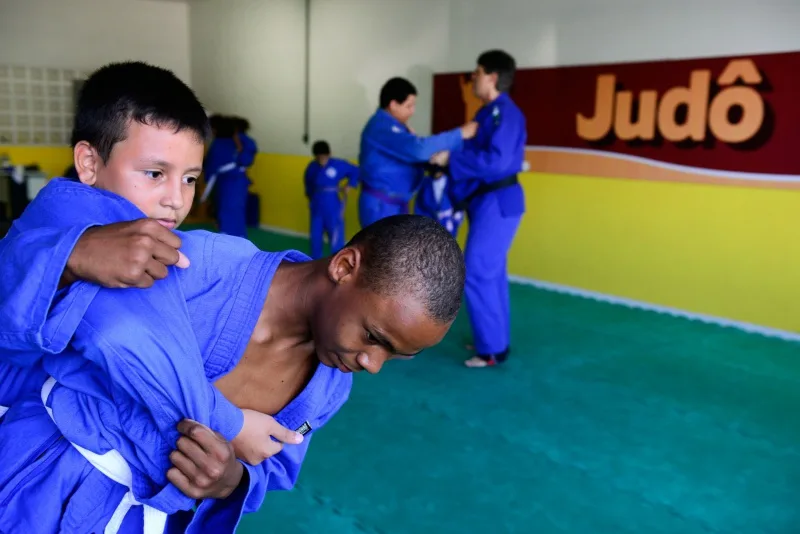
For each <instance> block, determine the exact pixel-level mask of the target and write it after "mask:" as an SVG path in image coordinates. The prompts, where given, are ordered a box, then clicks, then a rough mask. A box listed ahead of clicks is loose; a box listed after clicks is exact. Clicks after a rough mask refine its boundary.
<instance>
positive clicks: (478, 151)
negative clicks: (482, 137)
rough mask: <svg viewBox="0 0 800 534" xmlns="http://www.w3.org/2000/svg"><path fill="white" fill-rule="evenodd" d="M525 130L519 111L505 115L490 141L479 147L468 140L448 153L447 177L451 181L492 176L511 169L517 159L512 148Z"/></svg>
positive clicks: (482, 178)
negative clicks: (461, 147)
mask: <svg viewBox="0 0 800 534" xmlns="http://www.w3.org/2000/svg"><path fill="white" fill-rule="evenodd" d="M524 132H525V119H524V116H522V115H521V114H509V115H507V116H504V117H503V118H502V120H501V121H500V124H498V125H497V127H496V128H495V130H494V132H492V136H491V139H490V140H489V143H488V144H486V145H483V146H479V145H478V144H477V143H469V144H467V145H465V146H464V150H462V151H460V152H452V153H451V154H450V164H449V167H450V170H449V173H448V174H449V176H451V177H452V178H453V180H456V181H460V180H468V179H477V180H481V181H483V180H484V177H486V176H490V175H492V173H496V172H497V171H498V169H499V170H502V169H509V168H513V166H514V164H515V163H516V164H518V165H522V162H516V161H515V159H516V157H517V156H516V152H515V147H516V146H517V145H518V140H519V137H520V135H521V134H524Z"/></svg>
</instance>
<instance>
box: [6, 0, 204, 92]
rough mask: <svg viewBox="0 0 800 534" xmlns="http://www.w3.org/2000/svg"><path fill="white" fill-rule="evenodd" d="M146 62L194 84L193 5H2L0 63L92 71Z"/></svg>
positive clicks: (37, 1)
mask: <svg viewBox="0 0 800 534" xmlns="http://www.w3.org/2000/svg"><path fill="white" fill-rule="evenodd" d="M123 60H143V61H147V62H150V63H153V64H156V65H158V66H161V67H165V68H168V69H170V70H172V71H173V72H175V74H176V75H178V76H179V77H180V78H181V79H182V80H184V81H186V82H189V81H190V80H191V62H190V58H189V6H188V4H187V3H185V2H165V1H163V0H161V1H159V0H55V1H54V0H0V64H15V65H22V66H36V67H57V68H70V69H77V70H82V71H92V70H94V69H96V68H98V67H100V66H102V65H103V64H106V63H109V62H112V61H123Z"/></svg>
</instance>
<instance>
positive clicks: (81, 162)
mask: <svg viewBox="0 0 800 534" xmlns="http://www.w3.org/2000/svg"><path fill="white" fill-rule="evenodd" d="M72 156H73V158H74V163H75V170H76V171H77V173H78V178H80V180H81V182H82V183H84V184H86V185H94V184H95V183H96V182H97V171H98V168H99V164H100V161H101V160H100V155H99V154H98V153H97V150H95V149H94V147H93V146H92V145H90V144H89V143H87V142H86V141H80V142H79V143H78V144H76V145H75V148H74V149H73V151H72Z"/></svg>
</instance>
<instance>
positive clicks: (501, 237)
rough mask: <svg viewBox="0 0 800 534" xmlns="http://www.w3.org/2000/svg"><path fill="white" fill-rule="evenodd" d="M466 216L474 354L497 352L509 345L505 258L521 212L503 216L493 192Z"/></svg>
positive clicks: (467, 289) (467, 288)
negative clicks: (467, 218) (467, 223)
mask: <svg viewBox="0 0 800 534" xmlns="http://www.w3.org/2000/svg"><path fill="white" fill-rule="evenodd" d="M468 215H469V233H468V236H467V245H466V248H465V251H464V261H465V263H466V266H467V279H466V284H465V290H464V294H465V297H466V299H465V300H466V304H467V313H468V314H469V319H470V324H471V325H472V332H473V336H474V343H475V350H476V351H477V353H478V354H498V353H500V352H503V351H504V350H506V349H507V348H508V346H509V344H510V338H511V324H510V322H511V319H510V315H511V310H510V303H509V296H508V270H507V258H508V251H509V249H510V248H511V243H512V241H513V240H514V235H515V234H516V233H517V228H519V223H520V221H521V220H522V215H514V216H505V215H503V213H502V211H501V210H500V205H499V203H498V200H497V197H496V196H495V195H493V194H487V195H484V196H483V197H481V198H478V199H476V200H474V201H473V203H472V205H470V207H469V210H468Z"/></svg>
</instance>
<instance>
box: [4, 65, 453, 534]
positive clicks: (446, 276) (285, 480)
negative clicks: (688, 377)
mask: <svg viewBox="0 0 800 534" xmlns="http://www.w3.org/2000/svg"><path fill="white" fill-rule="evenodd" d="M152 87H159V91H158V92H154V91H152ZM206 135H207V119H206V117H205V113H204V111H203V109H202V107H201V105H200V103H199V102H198V101H197V99H196V97H195V95H194V94H193V93H192V92H191V90H190V89H189V88H188V87H186V86H185V85H184V84H183V83H182V82H181V81H180V80H179V79H177V78H176V77H175V76H174V75H173V74H172V73H170V72H169V71H165V70H163V69H160V68H157V67H152V66H148V65H146V64H142V63H123V64H113V65H110V66H107V67H104V68H102V69H100V70H99V71H97V72H96V73H94V74H93V75H92V76H91V77H90V78H89V79H88V80H87V82H86V84H85V85H84V88H83V90H82V93H81V96H80V99H79V104H78V116H77V119H76V128H75V131H74V133H73V144H74V158H75V164H76V171H77V173H78V176H79V180H69V179H55V180H53V181H51V182H50V183H49V184H48V185H47V186H46V187H45V188H44V189H43V190H42V191H41V192H40V193H39V194H38V195H37V197H36V199H35V200H34V201H33V202H32V203H31V205H30V206H29V207H28V209H27V210H26V211H25V213H24V214H23V216H22V217H21V218H20V219H18V220H17V221H15V222H14V224H13V226H12V229H11V230H10V231H9V233H8V234H7V235H6V237H5V238H4V239H2V240H1V241H0V260H2V261H0V294H2V296H3V298H2V302H3V304H2V307H0V325H2V326H0V328H2V330H0V404H4V405H5V406H7V408H8V409H7V411H6V412H5V413H4V415H2V416H1V417H0V460H1V461H0V532H3V533H4V534H9V533H14V532H36V533H46V532H81V533H86V532H107V533H113V532H146V533H155V532H164V531H168V532H214V533H224V532H234V531H235V529H236V526H237V525H238V523H239V521H240V518H241V515H242V514H243V513H247V512H251V511H254V510H257V509H258V508H259V506H260V505H261V503H262V501H263V499H264V497H265V494H266V493H267V492H268V491H273V490H281V489H288V488H291V487H292V486H293V485H294V483H295V481H296V479H297V476H298V474H299V470H300V467H301V465H302V462H303V458H304V456H305V454H306V451H307V449H308V446H309V442H310V440H311V438H312V436H313V434H314V433H315V432H316V431H317V430H319V429H320V428H321V427H322V426H324V425H325V424H326V422H327V421H328V420H330V418H331V417H332V416H333V415H334V414H335V413H336V412H337V411H338V410H339V409H340V407H341V406H342V405H343V403H344V402H345V401H346V399H347V398H348V395H349V392H350V388H351V384H352V378H351V377H352V374H351V373H352V372H357V371H361V370H366V371H368V372H370V373H377V372H378V371H380V369H381V368H382V366H383V365H384V363H386V362H387V361H388V360H391V359H395V358H406V357H410V356H413V355H415V354H417V353H419V352H420V351H421V350H423V349H425V348H428V347H430V346H433V345H435V344H437V343H438V342H439V341H441V339H442V338H443V336H444V335H445V334H446V332H447V331H448V329H449V328H450V326H451V325H452V322H453V320H454V318H455V316H456V314H457V313H458V309H459V307H460V299H461V293H462V291H463V285H464V277H465V266H464V262H463V258H462V256H461V253H460V250H459V247H458V244H457V243H456V242H455V240H454V239H453V238H452V236H451V235H450V234H448V233H447V232H446V231H445V230H444V228H442V227H441V226H440V225H438V224H437V223H436V222H435V221H432V220H431V219H428V218H426V217H419V216H399V217H391V218H387V219H384V220H382V221H380V222H378V223H376V224H373V225H370V226H369V227H367V228H364V229H363V230H362V231H361V232H359V234H357V235H356V236H355V237H354V238H353V239H352V240H351V241H350V243H349V244H348V245H347V246H345V247H344V248H343V249H342V250H340V251H339V252H338V253H337V254H336V255H334V256H332V257H330V258H327V259H324V260H320V261H311V260H310V258H308V257H306V256H304V255H303V254H300V253H298V252H295V251H285V252H279V253H269V252H263V251H259V250H258V249H257V248H256V247H255V246H253V245H252V244H251V243H250V242H249V241H247V240H245V239H241V238H237V237H233V236H227V235H223V234H212V233H209V232H204V231H193V232H177V231H173V228H174V227H175V226H176V225H179V224H180V222H181V221H182V220H183V218H184V217H185V216H186V214H187V212H188V210H189V207H190V206H191V203H192V200H193V198H194V183H195V182H196V179H197V175H198V174H199V173H200V171H201V166H202V161H203V152H204V141H205V137H206ZM145 217H146V219H144V218H145ZM120 288H124V289H120ZM409 288H411V290H410V291H409ZM245 356H246V357H245ZM271 416H274V418H273V417H271ZM270 422H272V425H271V426H270ZM187 428H189V429H190V430H188V431H187ZM208 429H210V430H208ZM211 430H213V433H212V432H211ZM292 431H293V432H292ZM203 436H205V437H203ZM270 436H272V437H274V438H275V440H279V441H281V442H283V443H286V444H285V445H283V444H282V443H277V442H276V441H275V440H273V439H271V438H270ZM209 437H210V439H209ZM298 438H302V439H301V440H299V439H298Z"/></svg>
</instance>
